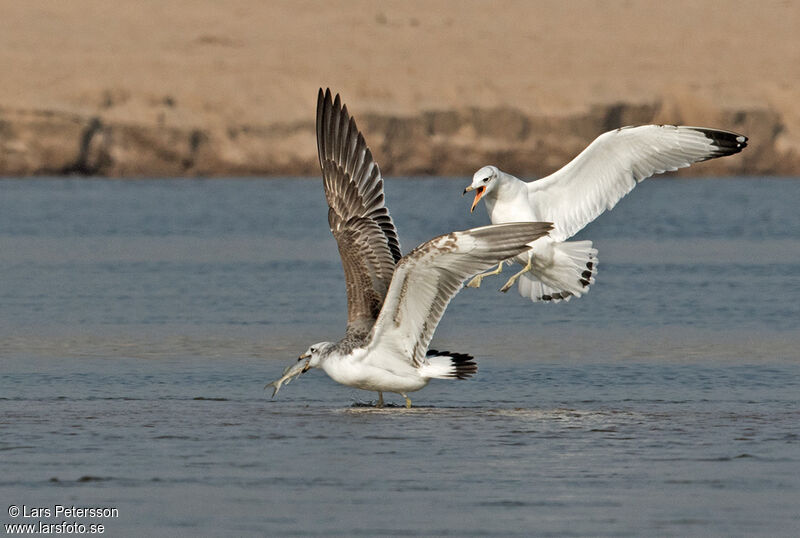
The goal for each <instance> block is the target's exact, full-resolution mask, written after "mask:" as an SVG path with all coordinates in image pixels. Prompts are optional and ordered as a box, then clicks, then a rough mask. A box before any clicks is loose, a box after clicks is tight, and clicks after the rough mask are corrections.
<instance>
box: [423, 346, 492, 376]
mask: <svg viewBox="0 0 800 538" xmlns="http://www.w3.org/2000/svg"><path fill="white" fill-rule="evenodd" d="M477 371H478V364H477V363H476V362H475V358H474V357H473V356H472V355H467V354H466V353H451V352H450V351H436V350H435V349H429V350H428V353H427V354H426V356H425V363H424V364H423V365H422V366H420V374H421V375H422V376H423V377H428V378H434V377H435V378H437V379H467V378H468V377H472V375H473V374H475V372H477Z"/></svg>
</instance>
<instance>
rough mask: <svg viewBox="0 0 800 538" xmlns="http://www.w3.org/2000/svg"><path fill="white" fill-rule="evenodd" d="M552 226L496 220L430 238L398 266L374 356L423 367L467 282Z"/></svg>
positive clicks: (524, 247)
mask: <svg viewBox="0 0 800 538" xmlns="http://www.w3.org/2000/svg"><path fill="white" fill-rule="evenodd" d="M551 228H552V225H551V224H550V223H549V222H525V223H511V224H498V225H494V226H484V227H482V228H473V229H471V230H466V231H463V232H453V233H449V234H447V235H442V236H439V237H437V238H435V239H431V240H430V241H428V242H427V243H423V244H422V245H420V246H418V247H417V248H415V249H414V250H412V251H411V252H409V253H408V254H407V255H406V256H405V257H404V258H403V259H402V260H400V262H399V263H398V264H397V268H396V269H395V272H394V277H393V278H392V285H391V286H390V287H389V293H388V294H387V295H386V302H385V303H384V305H383V309H382V310H381V314H380V316H379V317H378V320H377V321H376V322H375V326H374V327H373V329H372V331H373V332H372V338H371V342H370V351H377V353H371V354H368V356H373V357H375V359H374V360H377V361H381V360H388V359H389V357H394V358H396V359H403V360H406V361H410V362H411V363H412V364H413V365H414V366H419V365H420V364H422V362H423V361H424V359H425V353H426V351H427V350H428V345H429V344H430V341H431V338H432V337H433V332H434V331H435V330H436V326H437V325H438V324H439V320H441V319H442V315H443V314H444V311H445V308H447V305H448V304H449V303H450V300H451V299H452V298H453V297H455V295H456V293H458V291H459V290H460V289H461V287H462V286H463V284H464V280H466V279H467V278H469V277H471V276H473V275H474V274H476V273H478V272H480V271H483V270H485V269H488V268H490V267H491V266H493V265H496V264H498V263H499V262H501V261H503V260H506V259H508V258H512V257H514V256H516V255H517V254H519V253H521V252H523V251H525V250H527V249H528V248H529V246H528V243H530V242H531V241H534V240H536V239H538V238H540V237H542V236H544V235H547V233H548V231H549V230H550V229H551Z"/></svg>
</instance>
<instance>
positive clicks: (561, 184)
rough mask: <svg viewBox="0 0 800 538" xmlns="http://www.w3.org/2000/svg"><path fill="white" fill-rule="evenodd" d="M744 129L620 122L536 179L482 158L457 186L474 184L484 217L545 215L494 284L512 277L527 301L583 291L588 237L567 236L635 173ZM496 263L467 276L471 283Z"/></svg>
mask: <svg viewBox="0 0 800 538" xmlns="http://www.w3.org/2000/svg"><path fill="white" fill-rule="evenodd" d="M746 146H747V137H746V136H743V135H740V134H737V133H732V132H730V131H721V130H718V129H708V128H705V127H686V126H677V127H676V126H674V125H642V126H639V127H622V128H620V129H616V130H614V131H609V132H607V133H604V134H602V135H600V136H598V137H597V138H596V139H595V140H594V142H592V143H591V144H589V146H588V147H587V148H586V149H584V150H583V151H582V152H581V153H580V155H578V156H577V157H575V158H574V159H573V160H572V161H571V162H570V163H569V164H567V165H566V166H564V167H563V168H561V169H560V170H558V171H557V172H554V173H553V174H550V175H549V176H547V177H544V178H542V179H539V180H536V181H531V182H527V183H526V182H524V181H521V180H519V179H517V178H516V177H514V176H512V175H511V174H507V173H505V172H503V171H502V170H499V169H498V168H497V167H496V166H484V167H483V168H481V169H480V170H478V171H477V172H475V175H474V176H473V177H472V183H471V184H470V185H469V186H468V187H467V188H466V189H464V194H466V193H467V192H469V191H472V190H474V191H475V199H474V201H473V202H472V208H471V209H470V211H473V210H474V209H475V206H476V205H477V204H478V202H479V201H480V200H484V202H485V205H486V210H487V211H488V212H489V218H490V219H491V221H492V224H501V223H504V222H523V221H524V222H533V221H539V220H546V221H550V222H552V223H553V231H552V232H550V235H548V236H547V237H544V238H541V239H539V240H537V241H536V242H534V243H532V244H531V249H530V250H529V251H527V252H525V253H523V254H521V255H519V256H517V257H516V259H515V261H516V262H517V263H518V264H520V265H522V266H523V269H522V270H521V271H520V272H518V273H517V274H515V275H514V276H512V277H511V278H510V279H509V280H508V282H506V284H505V285H504V286H503V287H502V288H501V289H500V291H508V290H509V289H510V288H511V287H512V286H513V285H514V282H515V281H516V280H517V279H519V293H520V295H522V296H523V297H529V298H530V299H531V300H532V301H533V302H537V301H551V302H559V301H561V300H562V299H563V300H567V301H568V300H569V299H570V298H571V297H580V296H581V294H582V293H586V292H587V291H589V286H590V285H591V284H592V283H593V282H594V277H595V274H596V273H597V250H596V249H594V248H593V247H592V242H591V241H567V239H569V238H570V237H572V236H573V235H575V234H576V233H577V232H578V231H580V230H581V229H582V228H583V227H584V226H586V225H587V224H589V223H590V222H592V221H593V220H594V219H596V218H597V217H598V216H599V215H600V214H602V213H603V212H604V211H605V210H606V209H611V208H613V207H614V206H615V205H616V203H617V202H618V201H619V200H620V199H621V198H622V197H623V196H625V195H626V194H628V193H629V192H630V191H631V190H632V189H633V188H634V187H635V186H636V185H637V183H639V182H640V181H642V180H644V179H646V178H648V177H650V176H652V175H654V174H660V173H662V172H665V171H667V170H677V169H678V168H684V167H686V166H689V165H690V164H692V163H696V162H700V161H706V160H708V159H714V158H716V157H724V156H726V155H732V154H734V153H739V152H740V151H742V149H744V148H745V147H746ZM502 268H503V264H502V263H500V264H498V266H497V268H496V269H495V270H493V271H490V272H488V273H484V274H481V275H478V276H476V277H475V278H473V279H472V280H471V281H470V282H469V284H467V285H468V286H470V287H478V286H480V285H481V280H482V279H483V278H485V277H486V276H489V275H493V274H497V273H499V272H500V271H501V270H502Z"/></svg>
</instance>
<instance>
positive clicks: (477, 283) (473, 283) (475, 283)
mask: <svg viewBox="0 0 800 538" xmlns="http://www.w3.org/2000/svg"><path fill="white" fill-rule="evenodd" d="M502 270H503V262H500V263H498V264H497V268H496V269H495V270H494V271H489V272H486V273H481V274H480V275H475V276H474V277H473V279H472V280H470V281H469V282H468V283H467V287H468V288H480V287H481V280H483V279H484V278H485V277H487V276H492V275H499V274H500V272H502Z"/></svg>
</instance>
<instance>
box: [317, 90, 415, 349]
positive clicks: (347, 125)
mask: <svg viewBox="0 0 800 538" xmlns="http://www.w3.org/2000/svg"><path fill="white" fill-rule="evenodd" d="M317 150H318V152H319V164H320V167H321V168H322V178H323V183H324V185H325V198H326V199H327V200H328V206H329V209H328V224H330V227H331V232H332V233H333V237H334V238H335V239H336V243H337V245H338V246H339V254H340V256H341V258H342V267H343V269H344V278H345V285H346V287H347V331H348V333H352V332H357V333H364V334H366V332H368V331H369V330H370V329H371V328H372V325H373V324H374V322H375V319H376V318H377V317H378V314H379V313H380V310H381V306H382V305H383V300H384V298H385V297H386V291H387V290H388V289H389V284H390V283H391V281H392V274H393V273H394V267H395V264H396V263H397V261H398V260H399V259H400V257H401V253H400V241H399V240H398V239H397V230H396V229H395V227H394V223H393V222H392V218H391V217H390V216H389V210H388V209H386V207H385V206H384V198H383V179H382V178H381V172H380V169H379V168H378V164H377V163H376V162H375V161H374V160H373V159H372V153H371V152H370V151H369V148H368V147H367V144H366V142H365V141H364V137H363V136H362V134H361V133H360V132H359V131H358V127H356V122H355V120H354V119H353V118H351V117H350V115H349V114H348V113H347V107H346V106H342V104H341V100H340V99H339V95H338V94H337V95H336V98H335V99H331V91H330V90H329V89H328V90H326V91H325V93H324V94H323V92H322V89H320V90H319V94H318V96H317Z"/></svg>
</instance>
